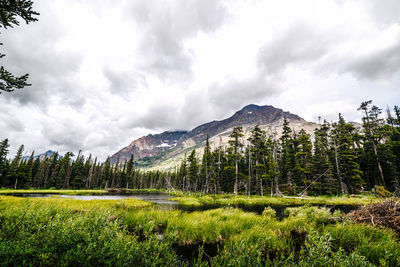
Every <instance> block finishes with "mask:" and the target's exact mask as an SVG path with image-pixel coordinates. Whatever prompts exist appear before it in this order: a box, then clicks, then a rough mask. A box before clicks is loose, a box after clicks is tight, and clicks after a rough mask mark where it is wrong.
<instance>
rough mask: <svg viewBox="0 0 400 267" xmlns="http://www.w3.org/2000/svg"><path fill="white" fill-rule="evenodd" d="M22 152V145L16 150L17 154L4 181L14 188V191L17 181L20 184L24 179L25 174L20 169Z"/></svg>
mask: <svg viewBox="0 0 400 267" xmlns="http://www.w3.org/2000/svg"><path fill="white" fill-rule="evenodd" d="M23 152H24V145H21V146H20V147H19V148H18V151H17V154H16V155H15V158H14V159H13V161H12V162H11V164H10V168H9V171H8V173H7V177H6V180H7V181H8V185H9V186H10V185H12V186H14V189H17V187H18V186H19V185H18V181H19V182H21V180H23V178H24V177H25V172H24V170H23V169H22V168H21V166H20V165H21V160H22V153H23Z"/></svg>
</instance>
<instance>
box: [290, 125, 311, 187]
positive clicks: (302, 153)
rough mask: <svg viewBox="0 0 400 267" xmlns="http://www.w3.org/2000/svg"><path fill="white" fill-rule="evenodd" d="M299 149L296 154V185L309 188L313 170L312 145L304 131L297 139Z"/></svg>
mask: <svg viewBox="0 0 400 267" xmlns="http://www.w3.org/2000/svg"><path fill="white" fill-rule="evenodd" d="M297 141H298V147H297V152H296V154H295V168H294V173H295V179H294V182H295V185H296V186H299V185H303V186H307V185H308V184H309V183H310V182H311V179H310V176H311V172H312V169H313V164H312V143H311V140H310V136H309V135H308V134H307V133H306V132H305V131H304V130H303V129H302V130H301V131H300V132H299V136H298V138H297Z"/></svg>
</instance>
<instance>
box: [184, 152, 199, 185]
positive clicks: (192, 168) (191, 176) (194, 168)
mask: <svg viewBox="0 0 400 267" xmlns="http://www.w3.org/2000/svg"><path fill="white" fill-rule="evenodd" d="M187 161H188V164H189V166H188V177H187V180H188V188H187V190H188V191H190V188H192V190H193V191H194V192H196V191H197V182H198V173H199V166H198V165H197V158H196V150H194V149H193V150H192V153H190V155H189V157H188V159H187Z"/></svg>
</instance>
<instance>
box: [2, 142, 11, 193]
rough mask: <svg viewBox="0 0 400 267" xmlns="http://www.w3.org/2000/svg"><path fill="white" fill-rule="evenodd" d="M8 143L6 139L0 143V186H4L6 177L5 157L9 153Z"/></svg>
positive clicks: (6, 165)
mask: <svg viewBox="0 0 400 267" xmlns="http://www.w3.org/2000/svg"><path fill="white" fill-rule="evenodd" d="M9 147H10V145H9V143H8V139H4V140H3V141H1V143H0V186H4V185H5V176H6V175H7V170H8V165H9V164H8V159H7V155H8V152H9V150H8V149H9Z"/></svg>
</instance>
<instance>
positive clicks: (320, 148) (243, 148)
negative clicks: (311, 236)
mask: <svg viewBox="0 0 400 267" xmlns="http://www.w3.org/2000/svg"><path fill="white" fill-rule="evenodd" d="M359 111H360V112H362V114H363V118H362V125H361V126H360V127H358V126H357V125H355V124H353V123H349V122H346V121H345V119H344V118H343V116H342V115H341V114H339V118H338V120H337V121H336V122H332V123H329V122H327V121H326V120H325V121H323V122H322V123H320V125H319V127H316V128H315V129H314V132H313V136H311V135H310V134H308V133H307V132H306V131H305V130H300V131H298V132H296V131H294V130H293V129H292V128H291V127H290V122H289V121H287V120H286V119H285V120H284V123H283V129H282V134H281V135H280V136H278V135H277V133H274V132H268V133H267V132H266V131H265V130H263V129H262V128H261V127H259V126H258V125H256V126H254V128H253V129H252V130H251V134H250V137H249V138H247V139H245V137H244V130H243V128H242V127H235V128H234V129H233V131H232V133H231V134H230V136H229V142H228V145H227V146H222V145H220V146H219V147H216V148H214V149H211V147H210V143H209V140H208V138H207V140H206V144H205V147H204V151H203V153H202V156H201V160H200V159H199V157H198V156H197V155H196V150H192V152H191V153H190V154H189V155H185V157H184V159H183V161H182V162H181V164H180V165H179V166H177V167H176V168H175V170H174V171H168V172H167V171H141V170H139V169H138V168H135V161H134V156H133V155H132V156H131V158H130V160H128V161H124V162H119V161H117V162H116V163H115V164H111V163H110V159H109V158H108V159H107V160H106V161H105V162H103V163H102V162H99V161H98V160H97V158H93V157H92V156H91V155H90V156H89V157H85V156H84V155H82V153H81V152H79V153H78V155H77V157H76V159H74V160H72V158H73V157H74V155H73V153H71V152H68V153H66V154H65V155H64V156H62V157H61V156H60V155H58V153H55V154H53V155H52V156H50V157H44V158H36V159H35V158H34V153H32V154H31V156H30V157H29V159H25V160H24V159H23V156H22V155H23V150H24V147H23V145H22V146H21V147H20V148H19V150H18V152H17V154H16V156H15V157H14V159H13V160H9V159H7V155H8V147H9V145H8V140H7V139H5V140H3V141H2V142H1V143H0V186H1V187H12V188H51V187H54V188H74V189H79V188H109V187H119V188H137V189H145V188H157V189H168V190H182V191H190V192H202V193H222V192H225V193H234V194H239V193H244V194H248V195H251V194H259V195H266V194H268V195H277V196H280V195H282V194H290V195H303V194H312V195H345V194H358V193H361V192H363V191H369V190H372V189H374V188H375V187H376V186H381V187H383V188H385V189H386V190H389V191H391V192H399V190H400V184H399V174H400V128H399V126H400V109H399V107H398V106H395V107H394V111H393V112H391V111H390V110H389V109H388V110H387V112H386V116H385V118H383V116H382V115H383V114H382V110H381V109H380V108H378V107H377V106H374V105H372V101H366V102H363V103H362V104H361V105H360V107H359Z"/></svg>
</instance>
